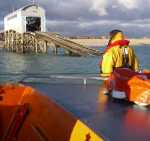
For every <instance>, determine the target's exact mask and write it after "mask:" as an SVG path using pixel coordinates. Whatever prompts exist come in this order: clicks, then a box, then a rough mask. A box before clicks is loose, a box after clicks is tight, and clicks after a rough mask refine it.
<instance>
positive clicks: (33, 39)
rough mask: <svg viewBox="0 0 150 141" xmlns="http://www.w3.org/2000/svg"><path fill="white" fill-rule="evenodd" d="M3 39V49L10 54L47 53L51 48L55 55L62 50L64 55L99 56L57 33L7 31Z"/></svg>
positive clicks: (93, 50)
mask: <svg viewBox="0 0 150 141" xmlns="http://www.w3.org/2000/svg"><path fill="white" fill-rule="evenodd" d="M4 38H5V45H4V49H5V50H7V51H10V52H17V53H47V52H48V48H52V49H53V51H54V53H55V54H57V53H58V49H59V48H63V49H64V53H65V54H68V55H77V56H88V55H97V56H100V55H101V53H100V52H99V51H98V50H96V49H93V48H89V47H85V46H83V45H81V44H78V43H75V42H73V41H71V40H69V39H67V38H66V37H64V36H62V35H60V34H58V33H47V32H26V33H22V34H21V33H17V32H16V31H14V30H9V31H6V32H5V33H4Z"/></svg>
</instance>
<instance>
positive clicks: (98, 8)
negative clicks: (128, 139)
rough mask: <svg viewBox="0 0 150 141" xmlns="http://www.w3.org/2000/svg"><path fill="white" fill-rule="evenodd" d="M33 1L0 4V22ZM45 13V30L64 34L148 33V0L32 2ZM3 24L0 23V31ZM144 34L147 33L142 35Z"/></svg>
mask: <svg viewBox="0 0 150 141" xmlns="http://www.w3.org/2000/svg"><path fill="white" fill-rule="evenodd" d="M31 1H32V0H13V3H12V0H7V1H6V0H1V4H0V21H3V17H4V16H5V15H6V14H8V13H9V12H11V11H12V9H14V8H15V9H18V8H20V7H22V6H25V5H27V4H29V3H31ZM35 1H38V3H39V5H40V6H42V7H43V8H44V9H45V10H46V17H47V28H48V30H49V31H54V32H55V31H57V32H61V33H64V34H68V35H72V34H78V35H80V34H99V33H100V32H101V33H105V34H106V33H108V32H109V30H111V29H113V28H119V29H123V30H125V31H127V33H129V34H130V35H132V34H133V35H136V34H135V32H138V34H139V35H138V36H141V35H143V34H147V35H148V34H149V33H150V25H149V23H150V14H149V9H150V0H35ZM2 27H3V22H0V28H2ZM145 31H146V32H145Z"/></svg>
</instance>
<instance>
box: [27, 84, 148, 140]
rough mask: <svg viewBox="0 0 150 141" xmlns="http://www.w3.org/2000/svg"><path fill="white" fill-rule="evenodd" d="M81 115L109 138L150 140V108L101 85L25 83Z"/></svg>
mask: <svg viewBox="0 0 150 141" xmlns="http://www.w3.org/2000/svg"><path fill="white" fill-rule="evenodd" d="M25 84H27V85H30V86H32V87H34V88H36V89H38V90H40V91H41V92H42V93H43V94H44V95H47V96H48V97H49V98H51V99H52V100H54V101H55V102H56V103H57V104H59V105H61V106H62V107H64V108H65V109H66V110H67V111H69V112H71V113H72V114H73V115H75V116H76V117H78V118H80V119H81V120H82V121H83V122H85V123H86V124H87V125H88V126H89V127H91V128H92V129H93V130H94V131H95V132H96V133H97V134H99V135H102V136H103V137H104V138H105V140H106V141H150V108H149V107H138V106H136V105H134V104H132V103H128V102H125V101H115V100H113V99H112V98H109V96H107V95H103V94H102V92H101V90H102V89H101V88H102V87H101V84H87V85H83V84H71V83H70V84H69V83H64V84H62V83H60V84H59V83H58V84H49V83H30V82H28V83H25Z"/></svg>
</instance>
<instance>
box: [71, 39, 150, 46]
mask: <svg viewBox="0 0 150 141" xmlns="http://www.w3.org/2000/svg"><path fill="white" fill-rule="evenodd" d="M70 40H71V41H73V42H76V43H79V44H82V45H84V46H106V45H107V43H108V39H70ZM129 40H130V45H131V46H135V45H150V38H140V39H129Z"/></svg>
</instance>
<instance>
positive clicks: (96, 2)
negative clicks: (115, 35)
mask: <svg viewBox="0 0 150 141" xmlns="http://www.w3.org/2000/svg"><path fill="white" fill-rule="evenodd" d="M87 1H88V2H90V3H91V7H90V11H92V12H93V11H94V12H96V14H97V15H99V16H104V15H107V14H108V13H107V10H106V8H107V4H108V0H87Z"/></svg>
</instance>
